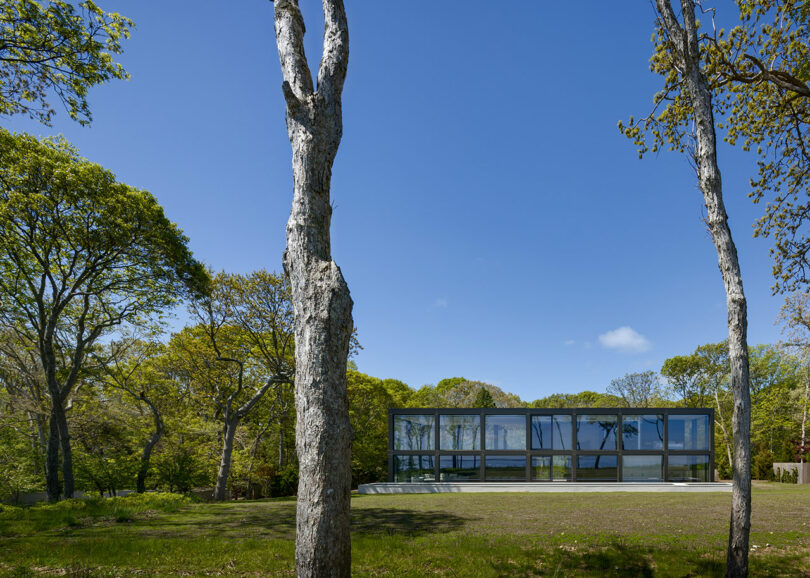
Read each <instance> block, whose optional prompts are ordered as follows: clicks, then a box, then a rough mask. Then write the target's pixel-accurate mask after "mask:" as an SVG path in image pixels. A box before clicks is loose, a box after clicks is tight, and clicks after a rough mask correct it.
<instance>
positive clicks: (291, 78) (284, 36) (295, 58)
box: [274, 0, 314, 106]
mask: <svg viewBox="0 0 810 578" xmlns="http://www.w3.org/2000/svg"><path fill="white" fill-rule="evenodd" d="M274 6H275V28H276V44H277V45H278V57H279V60H280V61H281V74H282V77H283V78H284V83H285V84H286V85H287V88H284V85H282V90H284V97H285V99H286V100H287V106H290V103H291V102H292V103H296V102H300V101H301V100H305V99H306V98H307V97H309V96H311V95H312V94H313V92H314V89H313V86H312V74H311V73H310V71H309V65H308V64H307V57H306V53H305V52H304V33H305V32H306V28H305V26H304V18H303V17H302V16H301V10H300V9H299V8H298V0H276V1H275V2H274ZM293 96H294V97H295V99H294V100H293V99H292V97H293Z"/></svg>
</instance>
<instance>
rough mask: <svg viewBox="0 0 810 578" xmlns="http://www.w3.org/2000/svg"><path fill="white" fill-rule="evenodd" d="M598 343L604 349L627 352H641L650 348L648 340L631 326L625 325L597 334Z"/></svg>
mask: <svg viewBox="0 0 810 578" xmlns="http://www.w3.org/2000/svg"><path fill="white" fill-rule="evenodd" d="M599 343H601V344H602V347H604V348H606V349H616V350H618V351H625V352H628V353H641V352H642V351H647V350H648V349H649V348H650V342H649V340H648V339H647V338H646V337H644V336H643V335H642V334H640V333H639V332H637V331H636V330H635V329H633V328H632V327H628V326H627V325H625V326H624V327H619V328H618V329H614V330H613V331H608V332H607V333H603V334H602V335H600V336H599Z"/></svg>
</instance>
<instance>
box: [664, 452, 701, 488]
mask: <svg viewBox="0 0 810 578" xmlns="http://www.w3.org/2000/svg"><path fill="white" fill-rule="evenodd" d="M668 481H670V482H708V481H709V456H681V455H670V456H669V480H668Z"/></svg>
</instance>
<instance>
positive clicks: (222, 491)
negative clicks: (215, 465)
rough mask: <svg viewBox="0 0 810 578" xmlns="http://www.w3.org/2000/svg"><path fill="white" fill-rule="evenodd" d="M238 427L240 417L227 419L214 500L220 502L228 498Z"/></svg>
mask: <svg viewBox="0 0 810 578" xmlns="http://www.w3.org/2000/svg"><path fill="white" fill-rule="evenodd" d="M237 425H239V418H238V417H232V418H226V419H225V431H224V432H223V433H224V435H223V436H222V457H221V459H220V461H219V472H217V485H216V487H215V488H214V499H215V500H216V501H218V502H223V501H225V499H226V498H227V492H228V475H229V474H230V473H231V457H232V455H233V438H234V435H235V434H236V427H237Z"/></svg>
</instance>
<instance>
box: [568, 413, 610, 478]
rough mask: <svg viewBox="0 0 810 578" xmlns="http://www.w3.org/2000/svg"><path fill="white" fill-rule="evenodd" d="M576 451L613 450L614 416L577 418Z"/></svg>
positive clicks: (582, 416) (581, 416)
mask: <svg viewBox="0 0 810 578" xmlns="http://www.w3.org/2000/svg"><path fill="white" fill-rule="evenodd" d="M577 449H578V450H615V449H616V416H615V415H579V416H577ZM577 478H579V475H577Z"/></svg>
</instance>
